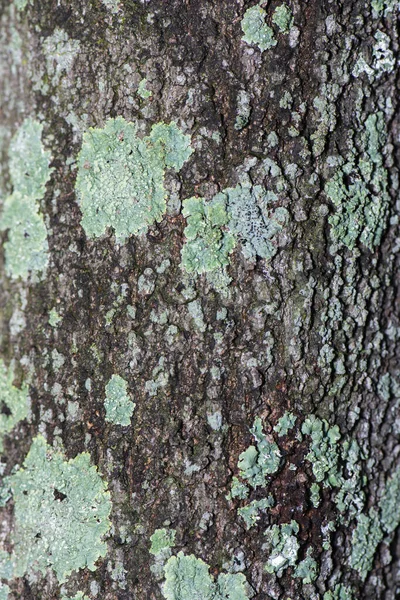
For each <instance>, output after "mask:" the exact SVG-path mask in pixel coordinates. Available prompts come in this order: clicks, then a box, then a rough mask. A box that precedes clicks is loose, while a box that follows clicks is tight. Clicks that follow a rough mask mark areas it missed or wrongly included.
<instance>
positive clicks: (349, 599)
mask: <svg viewBox="0 0 400 600" xmlns="http://www.w3.org/2000/svg"><path fill="white" fill-rule="evenodd" d="M353 598H354V596H353V591H352V589H351V588H349V587H347V586H345V585H343V584H341V583H338V584H337V585H335V587H334V588H333V590H330V591H329V592H325V594H324V598H323V600H353Z"/></svg>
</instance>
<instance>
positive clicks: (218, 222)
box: [182, 194, 235, 274]
mask: <svg viewBox="0 0 400 600" xmlns="http://www.w3.org/2000/svg"><path fill="white" fill-rule="evenodd" d="M182 213H183V215H184V216H185V217H186V219H187V226H186V227H185V230H184V235H185V237H186V242H185V244H184V246H183V248H182V267H183V268H184V269H185V271H187V272H188V273H196V274H201V273H207V272H210V271H215V270H218V269H221V268H223V267H225V266H226V265H228V263H229V259H228V256H229V254H230V253H231V252H232V250H233V248H234V246H235V238H234V236H233V235H232V233H230V232H229V231H226V225H227V224H228V219H229V217H228V213H227V210H226V199H225V196H224V195H222V194H217V195H216V196H214V197H213V198H212V200H210V201H209V202H207V201H206V200H204V198H195V197H193V198H188V199H186V200H184V201H183V210H182Z"/></svg>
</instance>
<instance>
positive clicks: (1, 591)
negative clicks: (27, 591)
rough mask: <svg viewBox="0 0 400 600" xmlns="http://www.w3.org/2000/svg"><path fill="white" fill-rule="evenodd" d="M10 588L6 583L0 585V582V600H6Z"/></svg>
mask: <svg viewBox="0 0 400 600" xmlns="http://www.w3.org/2000/svg"><path fill="white" fill-rule="evenodd" d="M10 591H11V590H10V588H9V587H8V585H7V584H6V583H1V581H0V600H8V594H9V593H10Z"/></svg>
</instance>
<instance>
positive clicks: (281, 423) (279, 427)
mask: <svg viewBox="0 0 400 600" xmlns="http://www.w3.org/2000/svg"><path fill="white" fill-rule="evenodd" d="M296 421H297V417H296V415H294V414H293V413H291V412H285V413H284V414H283V415H282V416H281V418H280V419H279V420H278V423H277V424H276V425H275V427H274V431H276V432H277V434H278V436H279V437H282V436H283V435H287V434H288V433H289V431H290V430H291V429H293V427H294V426H295V424H296Z"/></svg>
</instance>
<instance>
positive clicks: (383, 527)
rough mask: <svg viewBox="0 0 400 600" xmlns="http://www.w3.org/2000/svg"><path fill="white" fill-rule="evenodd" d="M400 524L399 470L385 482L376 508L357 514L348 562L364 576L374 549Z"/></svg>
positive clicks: (372, 558)
mask: <svg viewBox="0 0 400 600" xmlns="http://www.w3.org/2000/svg"><path fill="white" fill-rule="evenodd" d="M399 524H400V471H397V472H396V473H395V475H394V476H393V477H392V478H391V479H389V480H388V481H387V483H386V486H385V489H384V492H383V494H382V497H381V498H380V500H379V502H378V505H377V507H376V508H375V507H372V508H370V510H369V511H368V514H367V515H366V514H360V515H358V517H357V526H356V528H355V529H354V531H353V537H352V549H351V556H350V565H351V567H352V568H353V569H355V570H357V571H358V572H359V573H360V576H361V578H362V579H365V578H366V576H367V575H368V573H369V571H370V570H371V568H372V565H373V561H374V557H375V553H376V549H377V547H378V545H379V544H380V542H381V541H382V540H383V539H384V537H385V536H388V535H390V534H392V533H393V532H394V531H395V529H396V528H397V527H398V526H399Z"/></svg>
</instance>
